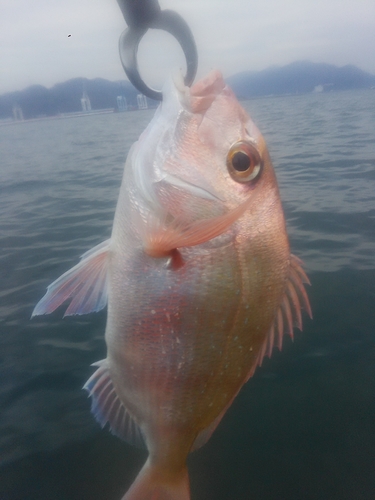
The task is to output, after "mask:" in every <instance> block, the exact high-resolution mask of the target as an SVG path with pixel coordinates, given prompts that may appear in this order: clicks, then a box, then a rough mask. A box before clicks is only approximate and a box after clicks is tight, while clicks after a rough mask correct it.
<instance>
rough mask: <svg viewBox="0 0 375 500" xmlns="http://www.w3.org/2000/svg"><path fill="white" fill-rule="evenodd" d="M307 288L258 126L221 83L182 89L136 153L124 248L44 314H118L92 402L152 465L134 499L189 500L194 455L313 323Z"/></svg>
mask: <svg viewBox="0 0 375 500" xmlns="http://www.w3.org/2000/svg"><path fill="white" fill-rule="evenodd" d="M305 282H308V280H307V277H306V275H305V273H304V271H303V270H302V267H301V262H300V261H299V259H298V258H296V257H294V256H293V255H292V254H291V253H290V248H289V242H288V236H287V233H286V228H285V220H284V214H283V210H282V206H281V201H280V196H279V190H278V186H277V181H276V177H275V173H274V170H273V167H272V164H271V160H270V157H269V154H268V151H267V147H266V144H265V141H264V139H263V137H262V135H261V134H260V132H259V130H258V129H257V127H256V126H255V124H254V123H253V122H252V120H251V119H250V117H249V116H248V115H247V113H246V112H245V111H244V109H243V108H242V107H241V106H240V104H239V103H238V101H237V99H236V98H235V96H234V94H233V92H232V91H231V90H230V89H229V88H228V87H227V85H226V84H225V82H224V80H223V78H222V76H221V74H220V73H219V72H217V71H214V72H212V73H210V74H209V75H208V76H207V77H206V78H204V79H203V80H201V81H200V82H198V83H196V84H195V85H194V86H193V87H192V88H188V87H185V86H184V85H183V84H182V83H180V82H177V83H176V82H173V81H170V82H169V83H168V84H167V85H166V87H165V89H164V92H163V102H162V104H161V105H160V107H159V108H158V110H157V111H156V113H155V116H154V118H153V119H152V121H151V122H150V124H149V125H148V127H147V128H146V130H145V131H144V132H143V133H142V134H141V136H140V138H139V140H138V141H137V142H136V143H135V144H134V145H133V146H132V148H131V150H130V152H129V155H128V159H127V161H126V165H125V171H124V176H123V181H122V186H121V190H120V195H119V200H118V203H117V208H116V214H115V219H114V223H113V230H112V236H111V239H110V240H108V241H106V242H104V243H102V244H100V245H98V246H97V247H95V248H93V249H92V250H90V251H89V252H87V253H86V254H84V255H83V256H82V259H81V261H80V263H79V264H78V265H76V266H75V267H73V268H72V269H71V270H70V271H68V272H67V273H65V274H64V275H63V276H61V277H60V278H59V279H58V280H57V281H55V282H54V283H53V284H52V285H51V286H50V287H49V288H48V290H47V293H46V295H45V296H44V297H43V298H42V300H41V301H40V302H39V303H38V305H37V306H36V308H35V310H34V313H33V314H34V315H37V314H45V313H50V312H52V311H53V310H54V309H56V308H57V307H58V306H59V305H61V304H62V303H63V302H65V301H66V300H67V299H69V300H70V304H69V306H68V308H67V311H66V314H84V313H89V312H92V311H98V310H100V309H102V308H103V307H105V305H106V304H107V303H108V318H107V326H106V331H105V340H106V344H107V357H106V359H105V360H102V361H99V362H98V363H96V366H97V369H96V371H95V373H94V374H93V375H92V376H91V378H90V379H89V380H88V381H87V383H86V385H85V388H86V389H87V390H88V391H89V393H90V395H91V397H92V411H93V413H94V415H95V417H96V418H97V419H98V421H99V422H100V423H101V424H102V425H103V426H104V425H105V424H106V423H108V424H109V426H110V428H111V430H112V432H113V433H114V434H116V435H117V436H119V437H121V438H123V439H125V440H127V441H129V442H130V443H134V444H143V445H144V446H146V447H147V449H148V451H149V457H148V459H147V461H146V463H145V465H144V467H143V469H142V470H141V472H140V474H139V475H138V477H137V478H136V480H135V482H134V483H133V485H132V486H131V488H130V490H129V491H128V492H127V493H126V494H125V496H124V499H126V500H189V498H190V493H189V479H188V471H187V467H186V458H187V456H188V454H189V453H190V452H191V451H192V450H195V449H197V448H199V447H200V446H202V445H203V444H204V443H205V442H206V441H207V440H208V439H209V438H210V436H211V434H212V433H213V432H214V430H215V428H216V426H217V425H218V423H219V422H220V420H221V419H222V418H223V416H224V414H225V412H226V410H227V409H228V407H229V406H230V405H231V403H232V401H233V399H234V398H235V397H236V395H237V393H238V391H239V390H240V389H241V387H242V385H243V384H244V383H245V382H246V381H247V380H248V379H249V378H250V377H251V376H252V374H253V373H254V371H255V369H256V367H257V366H258V365H260V364H261V362H262V359H263V357H264V355H266V354H267V355H270V354H271V351H272V348H273V346H274V344H277V345H278V346H279V347H281V342H282V336H283V333H284V332H288V333H289V334H290V335H292V333H293V326H294V325H296V326H298V327H299V328H301V308H302V307H303V308H305V309H306V310H307V312H308V313H309V314H311V312H310V306H309V302H308V298H307V295H306V292H305V289H304V285H303V283H305ZM254 404H256V402H254ZM249 446H250V443H249Z"/></svg>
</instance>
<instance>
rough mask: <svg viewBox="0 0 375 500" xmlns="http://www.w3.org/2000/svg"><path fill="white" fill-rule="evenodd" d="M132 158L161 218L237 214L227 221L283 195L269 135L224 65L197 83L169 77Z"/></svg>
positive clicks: (147, 197) (142, 192) (142, 186)
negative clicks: (241, 97)
mask: <svg viewBox="0 0 375 500" xmlns="http://www.w3.org/2000/svg"><path fill="white" fill-rule="evenodd" d="M133 158H134V161H133V172H134V178H135V181H136V185H137V187H138V192H139V194H140V196H141V197H143V200H144V201H145V202H146V203H147V204H148V206H149V208H150V210H151V211H152V212H153V213H154V214H159V215H158V217H159V219H163V220H166V219H168V217H170V218H172V219H173V220H176V219H178V220H180V219H183V220H184V221H185V222H187V223H192V222H194V221H196V220H202V219H212V220H213V219H214V218H217V217H220V216H223V215H224V214H225V213H231V214H232V216H230V217H229V216H228V217H227V219H228V220H227V222H228V224H227V225H226V226H225V227H229V225H231V224H232V223H234V222H235V221H236V220H237V219H238V218H240V217H241V216H242V215H243V213H244V212H245V210H246V211H247V212H248V216H249V215H250V212H251V213H252V214H253V215H254V214H256V213H258V214H260V213H261V212H263V213H264V212H267V211H268V209H269V207H270V205H273V204H274V203H275V201H277V200H279V193H278V187H277V181H276V177H275V174H274V170H273V167H272V163H271V160H270V157H269V153H268V150H267V146H266V143H265V140H264V138H263V136H262V134H261V133H260V131H259V130H258V128H257V126H256V125H255V124H254V122H253V121H252V119H251V118H250V116H249V115H248V114H247V112H246V111H245V110H244V109H243V107H242V106H241V105H240V103H239V102H238V100H237V98H236V96H235V95H234V93H233V91H232V90H231V89H230V88H229V87H228V86H227V85H226V83H225V81H224V79H223V77H222V75H221V73H220V72H219V71H212V72H211V73H209V75H208V76H206V77H205V78H203V79H202V80H200V81H198V82H197V83H196V84H194V85H193V86H192V87H191V88H189V87H186V86H185V85H184V84H183V82H182V80H170V81H169V82H168V83H167V84H166V86H165V88H164V91H163V102H162V104H161V105H160V107H159V108H158V110H157V112H156V114H155V117H154V119H153V120H152V121H151V123H150V125H149V126H148V127H147V128H146V130H145V131H144V133H143V134H142V135H141V137H140V139H139V141H138V144H137V148H136V152H135V154H134V156H133ZM238 207H242V209H239V208H238ZM249 210H250V211H249ZM162 214H164V215H162ZM166 214H167V215H166ZM248 219H249V217H248ZM229 222H230V224H229ZM224 225H225V224H224ZM222 227H224V226H222ZM218 234H220V232H217V234H216V233H214V236H216V235H218ZM190 246H192V245H190Z"/></svg>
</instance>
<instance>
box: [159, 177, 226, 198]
mask: <svg viewBox="0 0 375 500" xmlns="http://www.w3.org/2000/svg"><path fill="white" fill-rule="evenodd" d="M164 180H165V181H166V182H168V184H170V185H172V186H174V187H176V188H180V189H184V190H185V191H187V192H188V193H190V194H192V195H193V196H196V197H198V198H202V199H204V200H210V201H216V202H217V201H219V202H220V203H223V202H224V200H223V199H222V198H221V197H220V196H219V195H218V193H217V192H216V191H215V189H214V188H213V187H212V186H208V185H207V183H204V187H203V186H198V185H197V184H194V183H192V182H189V181H186V180H184V179H182V178H181V177H177V176H175V175H172V174H167V175H166V176H165V178H164Z"/></svg>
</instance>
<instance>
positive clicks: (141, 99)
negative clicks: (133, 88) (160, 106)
mask: <svg viewBox="0 0 375 500" xmlns="http://www.w3.org/2000/svg"><path fill="white" fill-rule="evenodd" d="M137 103H138V109H148V104H147V98H146V96H145V95H143V94H138V95H137Z"/></svg>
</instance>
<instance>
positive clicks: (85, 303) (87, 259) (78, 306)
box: [31, 240, 110, 317]
mask: <svg viewBox="0 0 375 500" xmlns="http://www.w3.org/2000/svg"><path fill="white" fill-rule="evenodd" d="M109 246H110V240H106V241H103V242H102V243H100V244H99V245H97V246H96V247H94V248H92V249H91V250H89V251H88V252H86V253H84V254H83V255H82V257H81V261H80V262H79V263H78V264H77V265H76V266H74V267H72V269H69V271H67V272H66V273H64V274H63V275H62V276H60V278H58V279H57V280H56V281H54V282H53V283H51V285H49V287H48V288H47V292H46V294H45V295H44V297H42V299H41V300H40V301H39V302H38V303H37V305H36V306H35V309H34V311H33V313H32V315H31V317H33V316H38V315H40V314H49V313H51V312H52V311H54V310H55V309H57V308H58V307H59V306H60V305H61V304H63V303H64V302H65V301H66V300H68V299H72V301H71V303H70V304H69V307H68V308H67V310H66V312H65V314H64V316H70V315H73V314H87V313H89V312H94V311H95V312H96V311H100V310H101V309H103V308H104V307H105V306H106V305H107V268H108V266H107V263H108V259H107V256H108V251H109Z"/></svg>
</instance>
